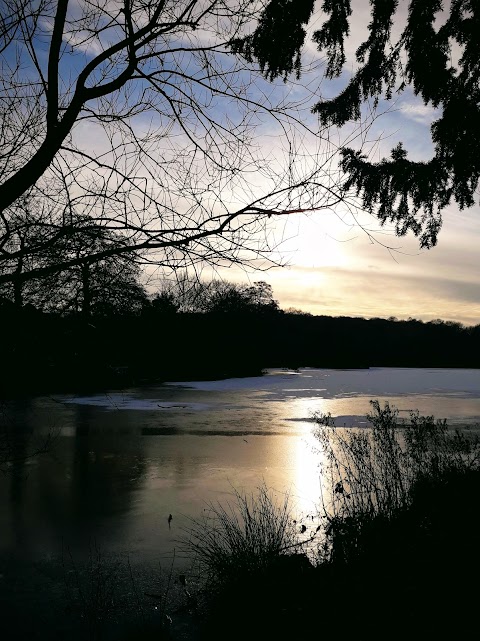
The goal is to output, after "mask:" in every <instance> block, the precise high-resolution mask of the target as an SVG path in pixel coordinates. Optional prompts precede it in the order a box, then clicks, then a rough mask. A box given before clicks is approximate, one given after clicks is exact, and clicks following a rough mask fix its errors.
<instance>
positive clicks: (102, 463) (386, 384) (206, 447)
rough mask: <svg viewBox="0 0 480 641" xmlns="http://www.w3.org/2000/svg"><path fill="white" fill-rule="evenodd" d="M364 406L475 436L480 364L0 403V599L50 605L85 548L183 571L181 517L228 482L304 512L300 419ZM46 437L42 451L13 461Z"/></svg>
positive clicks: (313, 480) (308, 437)
mask: <svg viewBox="0 0 480 641" xmlns="http://www.w3.org/2000/svg"><path fill="white" fill-rule="evenodd" d="M370 399H378V400H379V401H380V402H384V401H389V402H390V403H391V404H393V405H395V406H396V407H397V408H398V409H399V412H400V414H399V415H400V417H405V418H408V413H409V411H411V410H414V409H418V410H419V411H420V413H421V414H423V415H434V416H435V417H437V418H447V419H448V422H449V424H450V425H456V426H466V427H469V428H475V426H478V425H479V424H480V370H446V369H388V368H372V369H368V370H313V369H304V370H301V371H298V372H293V371H281V370H276V371H275V370H270V371H269V372H268V373H267V375H265V376H263V377H254V378H242V379H229V380H224V381H202V382H196V381H192V382H182V383H175V382H171V383H166V384H163V385H151V386H145V387H141V388H135V389H128V390H124V391H122V392H111V393H102V394H95V395H90V396H67V395H61V396H60V395H56V396H53V397H38V398H32V399H28V400H22V401H14V402H9V403H7V404H6V405H5V407H4V411H3V415H2V421H3V424H4V428H3V429H6V430H7V431H8V432H9V433H10V434H14V435H15V453H14V454H15V458H16V459H17V460H16V462H15V463H14V464H13V465H12V466H11V467H10V469H9V473H8V474H5V475H2V476H1V477H0V532H1V537H0V575H1V577H2V578H1V581H0V592H3V597H5V598H9V599H10V598H12V599H13V598H14V597H11V595H12V594H17V595H23V596H21V597H18V598H20V601H19V602H21V603H24V602H26V601H27V600H28V598H32V599H33V600H34V601H35V603H37V604H38V607H39V608H40V607H41V603H42V598H41V594H43V593H44V596H45V600H46V601H47V602H49V599H52V598H53V597H52V594H53V593H54V592H55V590H57V592H58V591H61V585H62V584H63V581H64V579H63V575H64V569H65V567H64V559H65V554H68V558H71V559H75V561H76V562H78V563H81V562H82V560H84V559H86V558H87V557H88V555H89V554H90V552H91V550H92V546H94V547H95V548H98V549H101V550H102V551H103V552H104V553H105V554H108V555H113V556H114V557H115V558H121V559H123V560H125V559H126V558H128V559H129V560H130V563H131V564H132V567H133V568H134V571H135V572H140V573H142V572H147V571H148V570H151V568H152V567H158V565H160V566H162V567H168V566H169V564H170V559H171V558H172V556H173V554H174V550H175V555H176V560H175V563H176V564H177V565H178V564H180V565H181V563H182V559H181V552H180V549H179V544H178V540H179V538H180V537H181V536H182V534H183V532H184V528H186V527H188V524H189V519H190V518H191V517H194V518H199V517H201V516H202V515H203V514H205V510H208V503H209V502H216V501H221V502H223V503H225V502H226V501H229V500H231V499H232V492H233V488H236V489H237V490H240V491H246V492H253V491H255V489H256V488H258V487H259V486H260V485H261V484H262V483H265V484H266V485H267V486H268V487H270V488H272V491H273V492H274V493H275V494H276V495H277V496H278V497H279V498H280V499H281V498H282V497H283V495H284V494H285V493H289V494H290V496H291V501H292V503H293V504H294V506H295V509H296V515H297V518H299V519H301V518H302V517H305V516H306V515H309V514H313V513H315V511H316V509H317V506H318V504H319V498H320V470H319V454H318V452H317V451H316V441H315V439H314V437H313V435H312V427H313V422H312V415H313V414H314V413H315V412H319V413H331V414H332V416H334V417H335V422H336V424H337V425H338V426H339V427H343V426H347V427H349V426H365V425H366V419H365V414H366V413H367V412H368V411H369V409H370V405H369V401H370ZM48 433H53V434H54V435H55V439H54V442H53V445H52V447H51V449H50V450H49V452H48V453H47V454H43V455H41V456H36V457H33V458H30V459H26V460H25V459H24V457H25V454H26V453H28V452H29V451H31V449H32V448H34V447H35V445H37V444H39V443H41V442H42V438H44V437H45V435H47V434H48ZM169 514H172V516H173V518H172V522H171V525H170V527H169V524H168V521H167V518H168V515H169ZM70 555H71V556H70ZM62 559H63V560H62ZM46 582H47V583H48V586H49V587H47V588H45V589H44V587H45V586H46V585H47V583H46ZM12 585H15V586H16V587H15V589H16V590H17V593H12V592H11V586H12ZM35 586H39V587H35ZM42 586H43V587H42ZM9 595H10V596H9ZM28 595H30V597H28ZM0 598H2V594H0ZM17 600H18V599H17ZM9 607H10V606H9ZM11 607H12V608H13V607H14V603H13V602H12V603H11Z"/></svg>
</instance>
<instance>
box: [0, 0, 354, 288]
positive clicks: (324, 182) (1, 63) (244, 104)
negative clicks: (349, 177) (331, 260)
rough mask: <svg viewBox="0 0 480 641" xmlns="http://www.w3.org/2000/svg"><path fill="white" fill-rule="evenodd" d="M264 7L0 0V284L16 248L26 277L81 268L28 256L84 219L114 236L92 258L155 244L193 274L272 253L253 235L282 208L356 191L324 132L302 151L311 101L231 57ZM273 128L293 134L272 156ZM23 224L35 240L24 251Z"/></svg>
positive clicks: (161, 257)
mask: <svg viewBox="0 0 480 641" xmlns="http://www.w3.org/2000/svg"><path fill="white" fill-rule="evenodd" d="M267 4H269V3H267ZM272 4H274V3H272ZM260 9H261V5H257V4H256V3H253V4H252V3H251V2H250V0H232V2H230V1H225V0H211V1H210V2H203V0H182V1H180V2H177V1H174V0H120V1H119V2H105V1H104V0H92V1H89V2H88V3H78V2H72V1H71V0H70V1H69V0H58V1H56V2H51V1H50V0H26V1H25V0H6V1H5V2H4V3H3V4H2V13H1V20H0V70H1V74H0V95H1V97H2V100H1V102H0V117H1V120H2V126H1V127H0V262H1V263H3V264H4V265H6V266H7V267H8V266H12V265H13V266H14V267H13V269H8V268H5V269H3V270H2V273H1V274H0V283H1V282H7V281H15V279H16V274H15V266H16V265H18V259H22V260H23V259H25V260H23V265H22V278H23V280H26V279H28V278H37V277H39V276H45V275H47V274H49V273H53V272H55V270H57V269H68V268H71V267H75V266H80V265H82V264H83V263H84V259H83V257H75V256H70V257H68V259H67V258H65V257H64V259H63V260H62V262H61V263H59V264H57V265H54V264H53V263H47V264H39V261H38V260H35V262H36V267H31V268H30V267H29V265H28V263H29V260H30V258H31V257H36V258H38V257H39V256H42V255H44V253H45V251H46V250H47V249H48V248H49V247H51V246H56V245H57V244H58V243H59V242H60V244H61V243H62V242H63V240H64V239H65V238H68V239H71V238H73V237H74V236H75V235H76V234H77V232H78V221H79V219H80V218H82V219H83V220H84V219H85V218H90V220H91V221H92V226H93V227H94V229H95V233H96V232H97V231H98V228H99V227H100V228H103V229H104V230H107V231H109V232H113V233H114V234H116V240H115V242H114V243H111V244H109V245H108V246H102V247H96V248H95V247H92V248H91V252H90V261H91V262H94V261H100V260H105V259H107V258H108V257H110V256H112V255H120V254H131V253H132V252H144V250H150V253H149V257H148V259H147V258H146V255H145V253H143V254H142V256H143V257H144V260H150V261H151V262H154V263H155V264H157V265H162V266H164V267H169V268H171V269H178V268H181V269H183V268H185V267H186V266H187V265H188V264H192V263H197V262H203V263H205V262H207V263H210V264H225V263H229V262H232V261H233V262H235V261H239V262H244V261H246V260H248V258H249V257H258V256H259V255H262V251H263V250H265V253H268V251H269V249H270V247H269V246H268V243H267V242H266V243H265V246H262V245H261V243H260V244H259V242H258V236H257V235H256V234H257V232H259V231H261V230H262V229H264V228H265V226H266V225H267V224H268V221H269V218H270V217H271V216H272V215H274V216H275V215H284V214H286V213H291V212H296V211H299V210H315V209H321V208H324V207H332V206H335V204H338V203H339V202H341V201H342V200H343V199H344V198H345V194H344V193H343V192H342V191H341V190H340V191H339V190H338V189H337V186H338V184H337V174H336V171H335V169H332V166H331V161H332V159H333V158H334V155H335V153H336V147H335V146H334V145H330V143H329V141H328V140H327V138H326V136H323V137H322V136H320V137H317V138H315V136H314V139H313V141H312V144H310V145H309V147H308V153H307V152H306V151H305V150H304V153H302V154H299V147H302V145H303V144H304V142H303V140H304V138H305V136H306V135H307V134H308V135H309V136H310V134H312V133H314V132H311V131H310V130H309V128H308V125H307V124H306V123H305V113H304V110H305V109H306V108H307V103H305V102H304V99H303V98H302V99H301V100H299V101H297V100H294V99H292V98H291V96H288V95H287V94H285V92H282V91H281V90H280V87H281V86H282V85H281V84H280V83H279V86H278V88H277V90H271V91H269V93H268V95H267V92H266V91H265V86H262V84H261V83H260V81H261V80H262V78H261V74H260V73H259V70H258V65H250V64H246V63H245V61H244V59H243V58H242V57H241V56H239V55H237V54H235V53H234V52H232V48H231V47H230V44H231V43H232V42H233V41H235V40H236V39H238V38H240V37H242V36H243V35H244V34H246V33H248V31H249V30H250V29H251V27H252V26H254V25H255V23H256V21H257V20H258V19H259V18H260V17H261V11H260ZM288 70H289V66H288V64H287V66H286V68H285V73H287V72H288ZM263 85H265V83H264V82H263ZM266 127H267V128H270V129H271V130H272V131H274V132H275V133H276V134H277V139H278V136H281V137H282V140H283V141H284V142H283V143H282V145H283V146H282V145H280V147H281V148H280V149H278V150H277V151H278V152H279V153H273V152H270V151H265V152H264V151H262V146H261V144H260V143H259V141H258V139H257V136H258V133H259V131H260V130H261V129H262V128H263V130H265V128H266ZM269 133H271V132H270V131H269ZM270 140H273V137H272V136H270ZM280 156H283V157H282V158H281V161H280V160H279V157H280ZM297 160H298V162H297ZM25 199H27V200H28V201H29V202H34V203H35V212H33V213H32V215H34V214H35V219H36V221H35V224H36V233H35V235H34V237H33V236H32V235H31V234H30V235H29V234H25V233H24V232H25V229H24V226H23V225H24V224H25V217H24V215H23V214H24V206H25V202H24V201H25ZM79 217H80V218H79ZM22 220H23V222H21V221H22ZM81 227H82V228H81V230H80V235H82V234H84V233H85V222H82V225H81ZM39 230H40V231H41V234H40V235H39V233H37V232H38V231H39ZM17 232H19V233H20V234H22V237H23V238H24V239H27V241H28V242H26V243H25V244H24V245H23V246H18V244H17V246H16V247H15V248H14V249H12V239H13V241H14V242H13V244H14V245H15V242H16V241H15V239H17V238H18V233H17ZM120 237H121V239H122V242H119V239H120ZM250 239H253V240H251V241H250ZM249 250H250V252H249ZM27 258H28V260H27Z"/></svg>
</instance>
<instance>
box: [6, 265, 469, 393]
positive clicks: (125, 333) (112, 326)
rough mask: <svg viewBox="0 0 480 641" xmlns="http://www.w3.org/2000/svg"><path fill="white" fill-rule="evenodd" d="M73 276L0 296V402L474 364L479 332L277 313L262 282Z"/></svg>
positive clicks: (447, 325)
mask: <svg viewBox="0 0 480 641" xmlns="http://www.w3.org/2000/svg"><path fill="white" fill-rule="evenodd" d="M81 276H82V275H81V273H79V275H78V279H75V278H74V277H71V278H70V279H69V280H68V281H67V282H61V281H58V282H55V281H53V280H51V281H50V282H49V289H45V288H42V287H40V288H32V289H31V291H23V292H22V293H21V296H20V295H19V292H18V291H17V292H14V291H13V290H12V291H11V292H9V291H8V290H3V291H2V292H0V294H1V295H0V322H1V327H2V329H3V337H4V338H3V344H2V350H1V352H2V355H1V360H2V367H1V374H0V384H1V389H2V393H3V395H12V394H17V393H20V394H25V393H27V394H28V393H43V392H50V391H88V390H96V389H101V388H106V387H126V386H130V385H136V384H140V383H142V382H146V381H166V380H192V379H209V378H223V377H231V376H248V375H258V374H260V373H261V372H262V370H263V369H264V368H267V367H285V368H300V367H321V368H364V367H365V368H366V367H374V366H377V367H379V366H385V367H473V368H476V367H480V325H477V326H475V327H465V326H463V325H461V324H460V323H455V322H451V321H442V320H435V321H432V322H422V321H420V320H416V319H413V318H412V319H409V320H397V319H395V318H389V319H382V318H371V319H368V320H367V319H364V318H355V317H344V316H342V317H331V316H312V315H311V314H308V313H303V312H301V311H300V310H296V309H287V310H282V309H280V307H279V305H278V302H277V301H276V300H275V299H274V297H273V292H272V288H271V286H270V285H268V284H267V283H265V282H257V283H254V284H253V285H238V284H233V283H229V282H224V281H212V282H210V283H202V282H199V281H190V280H189V279H188V278H186V277H184V278H182V279H179V280H177V281H176V282H175V284H174V285H168V286H167V285H165V286H164V287H163V288H162V290H161V291H159V292H157V293H156V294H155V295H153V296H148V295H147V293H146V291H145V289H144V288H143V287H141V286H140V285H139V284H138V282H137V281H136V279H135V278H134V277H133V275H132V273H131V272H128V278H127V279H126V281H125V282H123V283H122V282H119V281H118V279H112V280H111V281H110V282H109V281H108V279H106V278H105V274H101V273H98V274H96V278H91V279H90V281H89V283H88V287H87V288H85V283H82V277H81ZM57 290H58V291H57ZM86 297H87V301H86V303H85V300H86ZM19 301H20V304H19Z"/></svg>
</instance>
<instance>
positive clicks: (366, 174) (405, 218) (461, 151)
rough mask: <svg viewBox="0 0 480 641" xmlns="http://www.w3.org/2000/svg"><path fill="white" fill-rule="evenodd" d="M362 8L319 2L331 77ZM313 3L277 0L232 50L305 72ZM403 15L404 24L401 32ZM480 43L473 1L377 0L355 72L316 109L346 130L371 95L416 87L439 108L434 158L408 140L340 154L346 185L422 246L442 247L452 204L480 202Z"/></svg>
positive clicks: (273, 71) (269, 70)
mask: <svg viewBox="0 0 480 641" xmlns="http://www.w3.org/2000/svg"><path fill="white" fill-rule="evenodd" d="M362 4H363V3H362V2H360V1H358V2H351V0H324V2H323V3H322V5H321V8H322V11H323V13H324V19H323V22H322V24H321V26H320V28H318V29H316V30H315V31H314V32H313V41H314V42H315V43H316V45H317V47H318V49H319V50H320V51H322V52H324V53H325V55H326V70H325V74H326V77H327V78H328V79H334V78H337V77H339V76H340V75H341V74H342V72H343V71H344V69H345V64H346V62H347V57H346V54H345V42H346V40H347V38H348V37H349V35H350V34H351V30H352V29H353V28H354V25H353V23H352V22H353V17H354V11H353V10H354V9H355V7H357V8H358V7H360V8H361V7H362ZM314 5H315V2H314V0H295V1H290V0H271V2H269V3H268V6H267V7H265V9H264V11H263V13H262V16H261V18H260V20H259V22H258V26H257V27H256V29H255V30H254V31H253V32H252V33H251V34H249V35H248V36H246V37H244V38H241V39H238V40H237V41H236V42H234V43H233V49H234V51H236V52H240V53H242V54H243V55H244V56H245V57H246V58H247V60H253V59H256V60H258V62H259V64H260V67H261V69H262V71H263V73H264V74H265V76H266V77H268V78H270V79H273V78H276V77H277V76H284V77H285V78H286V76H287V75H288V74H289V73H291V72H292V71H294V70H296V71H297V73H299V72H300V69H301V66H300V54H301V50H302V47H303V45H304V43H305V39H306V37H307V25H308V23H309V20H310V18H311V16H312V14H313V10H314ZM403 14H405V15H403ZM396 20H398V21H400V22H401V21H405V26H404V28H403V30H402V31H401V33H400V35H399V37H397V38H394V37H393V34H392V27H393V25H394V24H395V21H396ZM316 24H317V22H316ZM272 42H273V43H275V46H271V43H272ZM280 43H281V45H280ZM479 44H480V5H479V3H478V2H477V1H475V0H452V1H451V2H449V3H448V4H446V3H443V2H442V1H441V0H408V1H407V0H370V22H369V24H368V35H367V37H366V38H365V40H364V41H363V42H362V43H361V44H360V46H359V47H358V48H357V50H356V62H357V69H356V70H355V72H354V73H352V75H351V77H350V78H349V80H348V82H347V84H346V86H345V88H344V89H343V90H342V91H341V92H340V93H339V94H338V95H337V96H336V97H334V98H333V99H331V100H321V101H319V102H317V103H316V104H315V105H314V106H313V111H314V113H316V114H318V117H319V120H320V123H321V124H322V125H336V126H342V125H344V124H345V123H347V122H348V121H351V120H358V119H359V118H360V117H361V113H362V105H363V104H364V103H365V102H366V101H368V100H373V102H374V104H378V102H379V101H380V100H391V99H392V97H393V96H394V94H397V93H400V92H402V91H404V90H405V89H407V88H411V89H412V90H413V92H414V93H415V94H416V95H418V96H419V97H420V98H421V99H422V100H423V102H424V103H425V105H430V106H432V107H433V108H436V109H438V118H437V119H436V120H435V122H433V124H432V125H431V137H432V142H433V144H434V154H433V157H432V158H431V159H430V160H428V161H422V162H415V161H413V160H411V159H409V157H408V154H407V151H406V150H405V149H404V147H403V145H402V144H399V145H398V146H397V147H395V148H394V149H393V150H392V152H391V156H390V157H389V158H384V159H383V160H381V161H380V162H372V161H371V160H369V159H368V157H367V156H366V155H364V154H363V153H362V151H361V150H358V149H353V148H351V147H345V148H343V149H342V150H341V156H342V157H341V166H342V169H343V170H344V171H345V172H346V174H347V179H346V183H345V187H346V188H350V187H353V188H355V189H356V191H357V193H358V194H359V195H361V196H362V199H363V205H364V207H365V208H366V209H368V210H369V211H371V212H375V213H376V215H377V216H378V218H379V219H380V221H381V222H382V223H385V222H387V221H388V222H391V223H393V224H394V225H395V230H396V233H397V235H400V236H401V235H404V234H406V233H407V232H408V231H412V232H413V233H414V234H415V235H416V236H417V237H419V241H420V245H421V247H427V248H429V247H431V246H433V245H435V244H436V242H437V235H438V232H439V230H440V228H441V224H442V217H441V212H442V210H443V209H444V208H445V207H446V206H447V205H449V204H450V203H451V202H452V201H455V202H456V203H457V204H458V206H459V207H460V209H463V208H465V207H470V206H472V205H474V203H475V192H476V190H477V187H478V181H479V177H480V156H479V154H478V149H479V146H480V127H479V126H478V122H479V116H480V86H479V79H480V58H479V55H478V51H479ZM348 62H349V63H351V62H352V61H348Z"/></svg>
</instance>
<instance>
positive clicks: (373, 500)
mask: <svg viewBox="0 0 480 641" xmlns="http://www.w3.org/2000/svg"><path fill="white" fill-rule="evenodd" d="M371 405H372V408H373V411H372V413H371V414H368V415H367V419H368V420H369V422H370V423H371V425H372V427H371V429H365V428H363V429H360V428H359V429H351V428H349V429H342V428H335V427H334V426H333V423H332V419H331V416H330V415H317V416H316V417H315V418H316V421H317V429H316V437H317V439H318V441H319V442H320V445H321V450H322V453H323V455H324V460H325V461H326V464H325V465H324V469H323V474H324V479H325V481H326V485H327V492H328V500H327V501H325V497H324V512H325V517H326V521H327V526H326V540H325V543H324V547H323V560H336V561H343V562H347V561H349V560H352V559H353V558H355V557H358V556H359V555H360V554H361V553H362V551H363V548H364V543H365V540H366V538H368V539H369V541H370V542H371V541H372V533H373V532H374V531H375V532H377V534H378V532H380V530H382V529H383V525H381V524H382V523H383V524H385V523H388V522H390V521H392V520H396V521H398V519H399V518H400V516H399V515H400V514H404V513H405V512H407V511H410V513H413V511H414V507H415V506H417V507H416V509H417V511H418V506H419V503H420V502H421V503H422V505H424V506H425V505H426V502H428V501H431V500H432V496H433V495H435V494H436V493H438V491H439V488H441V487H443V486H444V485H445V484H446V483H447V485H448V482H449V479H450V481H451V482H453V483H454V484H457V483H459V482H462V481H461V479H462V478H463V477H465V475H467V474H471V473H474V474H475V473H477V472H479V471H480V442H479V440H478V438H472V437H470V436H468V435H466V434H462V433H460V432H459V431H458V430H455V431H452V430H449V429H448V427H447V424H446V421H444V420H443V421H442V420H437V421H435V419H434V417H433V416H426V417H424V416H419V414H418V412H411V413H410V421H409V422H407V421H401V422H400V421H399V420H398V410H396V409H395V408H393V407H391V406H390V405H389V404H388V403H385V405H384V407H383V408H381V407H380V404H379V402H378V401H371ZM426 495H428V496H429V499H428V501H426V499H425V496H426ZM422 509H423V508H422ZM362 541H363V543H362Z"/></svg>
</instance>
